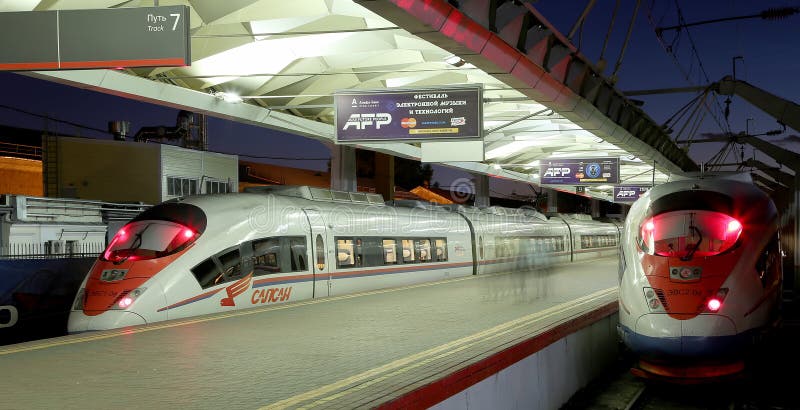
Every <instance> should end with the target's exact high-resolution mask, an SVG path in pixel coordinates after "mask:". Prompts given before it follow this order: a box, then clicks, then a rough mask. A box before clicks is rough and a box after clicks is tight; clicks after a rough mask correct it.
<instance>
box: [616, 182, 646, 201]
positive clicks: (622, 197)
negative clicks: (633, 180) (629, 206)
mask: <svg viewBox="0 0 800 410" xmlns="http://www.w3.org/2000/svg"><path fill="white" fill-rule="evenodd" d="M648 189H650V187H649V186H639V185H620V186H615V187H614V202H636V200H637V199H639V197H640V196H642V195H644V193H645V192H647V190H648Z"/></svg>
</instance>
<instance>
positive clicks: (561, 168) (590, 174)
mask: <svg viewBox="0 0 800 410" xmlns="http://www.w3.org/2000/svg"><path fill="white" fill-rule="evenodd" d="M539 175H540V176H541V181H542V184H550V185H576V184H587V185H593V184H618V183H619V158H615V157H612V158H551V159H545V160H541V161H540V162H539Z"/></svg>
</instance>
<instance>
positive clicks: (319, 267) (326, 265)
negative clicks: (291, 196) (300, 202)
mask: <svg viewBox="0 0 800 410" xmlns="http://www.w3.org/2000/svg"><path fill="white" fill-rule="evenodd" d="M303 211H304V212H305V213H306V217H307V218H308V224H309V226H310V227H311V230H310V234H311V246H310V247H309V248H310V252H311V260H312V261H314V263H312V269H313V272H314V297H315V298H317V297H326V296H330V290H331V289H330V286H331V276H330V275H331V263H333V261H331V260H327V259H329V258H328V254H327V251H326V250H327V249H328V246H332V244H329V243H328V241H329V239H328V229H327V228H326V226H325V220H324V218H323V217H322V214H320V212H319V211H318V210H316V209H303Z"/></svg>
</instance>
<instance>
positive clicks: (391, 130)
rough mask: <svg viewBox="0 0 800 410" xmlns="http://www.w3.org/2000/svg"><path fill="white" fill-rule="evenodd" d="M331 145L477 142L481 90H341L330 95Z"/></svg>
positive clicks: (467, 88)
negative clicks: (332, 108)
mask: <svg viewBox="0 0 800 410" xmlns="http://www.w3.org/2000/svg"><path fill="white" fill-rule="evenodd" d="M334 105H335V107H336V121H335V126H336V142H337V143H344V144H346V143H355V142H397V141H405V140H428V141H442V140H476V139H481V138H482V137H483V90H482V89H481V88H480V87H458V88H456V87H443V88H438V89H418V90H396V89H393V90H372V91H364V90H346V91H339V92H336V93H335V94H334Z"/></svg>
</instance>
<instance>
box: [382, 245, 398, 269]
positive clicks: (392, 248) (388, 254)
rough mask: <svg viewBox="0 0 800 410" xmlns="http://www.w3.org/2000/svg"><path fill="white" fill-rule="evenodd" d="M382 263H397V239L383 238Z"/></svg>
mask: <svg viewBox="0 0 800 410" xmlns="http://www.w3.org/2000/svg"><path fill="white" fill-rule="evenodd" d="M383 264H384V265H395V264H397V241H396V240H394V239H384V240H383Z"/></svg>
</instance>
